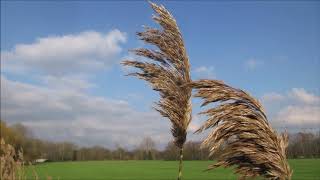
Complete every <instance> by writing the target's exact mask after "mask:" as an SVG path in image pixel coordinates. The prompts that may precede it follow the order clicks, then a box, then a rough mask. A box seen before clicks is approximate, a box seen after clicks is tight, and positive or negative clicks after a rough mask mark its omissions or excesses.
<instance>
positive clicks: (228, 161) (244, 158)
mask: <svg viewBox="0 0 320 180" xmlns="http://www.w3.org/2000/svg"><path fill="white" fill-rule="evenodd" d="M191 84H192V87H193V88H195V89H196V90H197V93H196V94H195V96H196V97H200V98H202V99H204V102H203V104H202V106H205V105H208V104H210V103H220V104H219V105H216V106H214V107H213V108H210V109H209V110H207V111H204V112H202V113H201V114H206V115H207V116H208V120H207V121H206V122H205V123H204V124H203V125H202V126H201V127H200V128H199V130H197V132H198V133H199V132H202V131H203V130H206V129H209V128H212V131H211V132H210V133H209V135H208V137H207V138H206V139H205V140H204V141H203V142H202V147H209V148H210V155H213V154H214V153H216V152H217V151H218V149H219V151H220V153H221V154H220V155H219V157H218V162H217V163H216V164H213V165H210V166H209V167H208V169H213V168H216V167H220V166H222V167H231V166H232V167H234V168H235V172H236V173H239V174H240V179H245V178H246V177H256V176H262V177H264V178H266V179H277V180H289V179H291V174H292V171H291V170H290V168H289V165H288V162H287V159H286V148H287V146H288V136H287V135H286V134H281V135H277V134H276V132H275V131H274V130H273V129H272V128H271V126H270V124H269V123H268V120H267V117H266V115H265V112H264V110H263V108H262V106H261V104H260V103H259V101H258V100H256V99H254V98H253V97H251V96H250V95H249V94H248V93H246V92H244V91H242V90H240V89H235V88H232V87H230V86H228V85H226V84H224V83H223V82H222V81H217V80H199V81H195V82H193V83H191Z"/></svg>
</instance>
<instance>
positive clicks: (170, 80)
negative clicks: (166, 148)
mask: <svg viewBox="0 0 320 180" xmlns="http://www.w3.org/2000/svg"><path fill="white" fill-rule="evenodd" d="M150 4H151V7H152V8H153V9H154V11H155V12H156V13H157V14H158V16H154V17H153V19H154V20H155V21H156V22H157V23H158V24H160V26H161V28H162V29H154V28H150V27H145V31H144V32H139V33H137V35H138V36H139V37H140V39H141V40H143V41H144V42H146V43H148V44H151V45H155V46H156V47H157V48H158V50H150V49H145V48H141V49H135V50H132V51H133V52H134V53H135V54H136V55H138V56H142V57H146V58H148V59H151V60H152V61H151V62H149V61H137V60H125V61H123V62H122V64H123V65H125V66H131V67H135V68H138V69H140V70H141V71H140V72H136V73H131V74H129V75H132V76H136V77H138V78H140V79H143V80H145V81H147V82H149V83H150V84H151V86H152V88H153V89H154V90H156V91H158V92H159V93H160V97H161V99H160V100H159V102H158V103H157V106H156V107H155V109H156V110H157V111H159V112H160V114H161V115H162V116H163V117H166V118H168V119H169V120H170V121H171V123H172V129H171V131H172V135H173V137H174V142H175V145H176V146H177V147H178V148H179V149H180V163H179V175H178V180H179V179H181V174H182V158H183V145H184V143H185V141H186V135H187V128H188V125H189V123H190V121H191V102H190V99H191V96H192V89H193V88H194V89H197V90H198V92H197V94H196V95H195V96H196V97H201V98H203V99H204V103H203V106H204V105H207V104H209V103H213V102H224V104H222V105H219V106H217V107H214V108H211V109H209V110H208V111H205V112H203V114H207V115H208V116H209V119H208V120H207V121H206V122H205V124H204V125H203V126H202V127H201V128H200V129H199V130H198V131H197V132H202V131H203V130H204V129H208V128H213V131H212V132H211V133H210V135H209V136H208V137H207V138H206V139H205V140H204V141H203V143H202V146H208V147H210V155H212V154H213V153H215V152H216V150H217V149H220V150H221V152H222V154H221V155H220V156H219V160H218V163H217V164H215V165H212V166H210V167H209V169H212V168H215V167H219V166H224V167H230V166H235V168H236V171H235V172H236V173H239V174H240V175H241V177H242V178H245V177H255V176H263V177H265V178H267V179H281V180H282V179H283V180H284V179H290V177H291V171H290V168H289V166H288V163H287V161H286V153H285V151H286V147H287V143H288V141H287V136H286V135H280V136H278V135H277V134H276V132H275V131H274V130H272V128H271V126H270V124H269V123H268V120H267V117H266V115H265V113H264V111H263V108H262V106H261V104H260V103H259V102H258V101H257V100H256V99H254V98H253V97H251V96H250V95H249V94H248V93H246V92H244V91H242V90H239V89H235V88H232V87H230V86H228V85H226V84H224V83H223V82H221V81H215V80H200V81H194V82H192V81H191V78H190V64H189V59H188V56H187V53H186V49H185V46H184V43H183V38H182V35H181V33H180V30H179V28H178V26H177V23H176V21H175V19H174V18H173V16H172V15H171V14H170V13H169V11H167V10H166V9H165V8H164V7H163V6H158V5H156V4H154V3H150Z"/></svg>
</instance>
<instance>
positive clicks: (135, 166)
mask: <svg viewBox="0 0 320 180" xmlns="http://www.w3.org/2000/svg"><path fill="white" fill-rule="evenodd" d="M289 162H290V165H291V167H292V168H293V171H294V173H293V179H295V180H320V159H299V160H298V159H295V160H289ZM177 163H178V162H175V161H85V162H53V163H45V164H41V165H36V166H35V169H36V171H37V172H38V174H39V176H40V177H41V179H45V177H46V175H50V176H52V177H53V179H60V180H69V179H70V180H72V179H83V180H89V179H90V180H94V179H106V180H170V179H172V180H174V179H176V175H177ZM210 163H211V162H210V161H185V163H184V170H183V172H184V173H183V175H184V180H191V179H192V180H210V179H212V180H214V179H219V180H220V179H221V180H222V179H223V180H228V179H232V180H234V179H237V178H236V176H235V175H234V174H233V173H232V170H231V169H223V168H220V169H217V170H214V171H210V172H203V170H204V169H205V168H206V167H207V165H208V164H210Z"/></svg>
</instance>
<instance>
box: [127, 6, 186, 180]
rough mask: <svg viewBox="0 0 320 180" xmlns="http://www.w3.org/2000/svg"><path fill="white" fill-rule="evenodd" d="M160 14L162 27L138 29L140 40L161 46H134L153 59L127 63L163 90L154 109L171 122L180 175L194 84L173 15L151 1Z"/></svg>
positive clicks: (140, 76) (140, 75) (153, 85)
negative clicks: (192, 83) (152, 48)
mask: <svg viewBox="0 0 320 180" xmlns="http://www.w3.org/2000/svg"><path fill="white" fill-rule="evenodd" d="M150 4H151V7H152V8H153V9H154V11H155V12H156V13H157V14H158V16H153V19H154V20H155V21H156V22H157V23H158V24H159V25H160V26H161V27H162V29H160V30H159V29H154V28H150V27H145V31H144V32H138V33H137V35H138V36H139V37H140V39H141V40H143V41H145V42H146V43H148V44H151V45H155V46H156V47H157V48H158V50H150V49H145V48H140V49H135V50H132V51H133V52H134V53H135V54H136V55H138V56H142V57H146V58H149V59H151V60H153V61H152V62H142V61H136V60H125V61H123V62H122V64H123V65H125V66H131V67H135V68H139V69H140V70H141V72H136V73H131V74H129V75H132V76H137V77H138V78H140V79H143V80H146V81H147V82H149V83H150V84H151V86H152V88H153V89H154V90H156V91H159V93H160V97H161V98H160V100H159V102H158V103H157V105H156V107H155V109H156V110H157V111H159V112H160V114H161V115H162V116H163V117H166V118H168V119H169V120H170V121H171V123H172V128H171V132H172V135H173V137H174V142H175V145H176V146H177V147H178V148H179V149H180V165H179V176H178V179H180V178H181V168H182V164H181V163H182V157H183V156H182V152H183V145H184V143H185V141H186V135H187V128H188V125H189V123H190V121H191V101H190V98H191V95H192V92H191V91H192V88H191V87H186V86H185V84H187V83H190V82H191V80H190V64H189V58H188V56H187V53H186V49H185V47H184V42H183V39H182V36H181V33H180V30H179V28H178V26H177V23H176V21H175V19H174V18H173V16H172V15H171V14H170V13H169V12H168V11H167V10H166V9H165V8H164V7H163V6H158V5H156V4H154V3H151V2H150Z"/></svg>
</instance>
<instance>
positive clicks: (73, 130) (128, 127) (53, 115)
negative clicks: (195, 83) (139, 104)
mask: <svg viewBox="0 0 320 180" xmlns="http://www.w3.org/2000/svg"><path fill="white" fill-rule="evenodd" d="M1 119H3V120H5V121H7V122H9V123H10V124H12V123H17V122H21V123H23V124H25V125H26V126H28V127H29V128H31V129H32V130H33V132H34V134H35V135H36V136H38V137H40V138H43V139H48V140H54V141H64V140H68V141H73V142H76V143H78V144H81V145H96V144H100V145H104V146H107V147H113V146H114V145H115V144H116V143H119V144H120V145H123V146H125V147H131V148H132V147H133V146H134V145H135V144H137V143H138V142H139V141H140V140H141V139H142V138H143V137H144V136H150V137H152V138H154V139H155V140H156V141H157V142H159V143H161V144H165V143H167V141H168V139H170V138H171V134H170V123H169V121H165V120H163V119H162V118H161V117H160V115H159V114H158V113H157V112H154V111H152V112H140V111H137V110H135V109H133V108H132V107H131V106H130V105H129V104H128V102H126V101H123V100H113V99H107V98H105V97H99V96H94V95H88V94H85V93H83V92H81V91H73V90H72V89H71V90H69V89H67V88H63V89H59V88H57V89H54V88H50V87H47V86H37V85H30V84H26V83H22V82H16V81H12V80H9V79H7V78H6V77H4V76H2V77H1Z"/></svg>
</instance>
